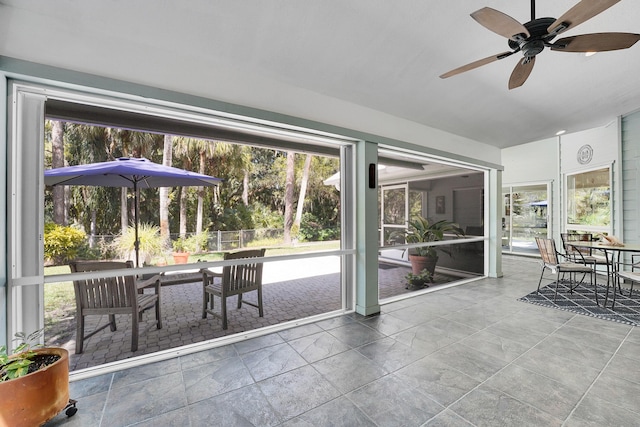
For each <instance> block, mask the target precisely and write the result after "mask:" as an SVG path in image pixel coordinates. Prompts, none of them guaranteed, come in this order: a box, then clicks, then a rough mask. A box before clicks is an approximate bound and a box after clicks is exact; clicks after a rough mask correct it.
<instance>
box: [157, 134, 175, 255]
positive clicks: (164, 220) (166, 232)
mask: <svg viewBox="0 0 640 427" xmlns="http://www.w3.org/2000/svg"><path fill="white" fill-rule="evenodd" d="M172 162H173V136H172V135H165V136H164V148H163V150H162V164H163V165H165V166H171V163H172ZM159 192H160V236H161V237H162V241H163V242H165V244H168V243H169V240H170V229H169V187H160V190H159Z"/></svg>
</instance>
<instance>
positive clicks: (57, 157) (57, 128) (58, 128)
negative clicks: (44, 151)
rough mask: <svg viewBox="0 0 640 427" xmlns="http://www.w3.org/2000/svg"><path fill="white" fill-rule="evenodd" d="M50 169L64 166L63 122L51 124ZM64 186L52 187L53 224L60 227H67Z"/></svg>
mask: <svg viewBox="0 0 640 427" xmlns="http://www.w3.org/2000/svg"><path fill="white" fill-rule="evenodd" d="M51 125H52V130H51V167H52V168H61V167H63V166H64V122H60V121H53V122H51ZM64 195H65V186H62V185H61V186H57V185H56V186H54V187H53V222H55V223H56V224H60V225H67V215H66V211H67V210H66V206H65V197H64Z"/></svg>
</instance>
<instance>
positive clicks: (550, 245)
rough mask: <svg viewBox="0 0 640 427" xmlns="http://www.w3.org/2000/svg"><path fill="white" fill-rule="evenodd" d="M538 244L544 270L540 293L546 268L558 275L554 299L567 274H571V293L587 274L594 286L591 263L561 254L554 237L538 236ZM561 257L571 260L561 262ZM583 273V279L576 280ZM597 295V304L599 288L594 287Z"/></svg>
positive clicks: (554, 299)
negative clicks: (579, 261) (560, 283)
mask: <svg viewBox="0 0 640 427" xmlns="http://www.w3.org/2000/svg"><path fill="white" fill-rule="evenodd" d="M536 244H537V245H538V250H539V251H540V257H541V258H542V272H541V273H540V280H538V293H540V284H541V283H542V278H543V277H544V272H545V271H546V270H549V271H551V272H552V273H553V274H555V275H557V278H556V291H555V295H554V297H553V301H554V302H555V301H556V298H557V297H558V283H559V282H560V281H561V280H563V279H564V276H565V274H567V273H568V274H569V280H570V283H569V293H572V292H573V290H574V289H575V287H576V286H577V285H578V284H579V283H581V282H583V281H584V278H585V277H586V275H587V274H588V275H589V278H590V280H591V285H592V286H593V274H594V269H593V267H591V266H590V265H587V264H586V263H582V264H581V263H578V262H574V261H572V260H571V259H570V258H571V257H570V256H569V255H566V254H561V253H560V252H558V251H557V250H556V243H555V241H554V240H553V239H545V238H542V237H536ZM561 258H566V259H569V262H561V261H560V259H561ZM579 273H582V279H580V282H578V281H577V280H576V275H577V274H579ZM594 290H595V296H596V304H597V303H598V290H597V289H596V288H594Z"/></svg>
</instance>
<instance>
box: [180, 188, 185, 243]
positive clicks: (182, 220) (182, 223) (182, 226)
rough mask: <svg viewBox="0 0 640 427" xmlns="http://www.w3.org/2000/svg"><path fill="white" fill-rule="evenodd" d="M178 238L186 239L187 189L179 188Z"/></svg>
mask: <svg viewBox="0 0 640 427" xmlns="http://www.w3.org/2000/svg"><path fill="white" fill-rule="evenodd" d="M180 237H182V238H185V237H187V187H182V188H180Z"/></svg>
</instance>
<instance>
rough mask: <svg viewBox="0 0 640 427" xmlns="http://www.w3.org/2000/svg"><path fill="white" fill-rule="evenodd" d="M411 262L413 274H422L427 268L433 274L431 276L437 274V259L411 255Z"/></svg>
mask: <svg viewBox="0 0 640 427" xmlns="http://www.w3.org/2000/svg"><path fill="white" fill-rule="evenodd" d="M409 261H410V262H411V272H412V273H413V274H420V272H421V271H422V270H424V269H425V268H426V269H427V271H428V272H429V273H431V276H433V275H434V274H435V271H436V262H437V261H438V259H437V258H432V257H426V256H419V255H409Z"/></svg>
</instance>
